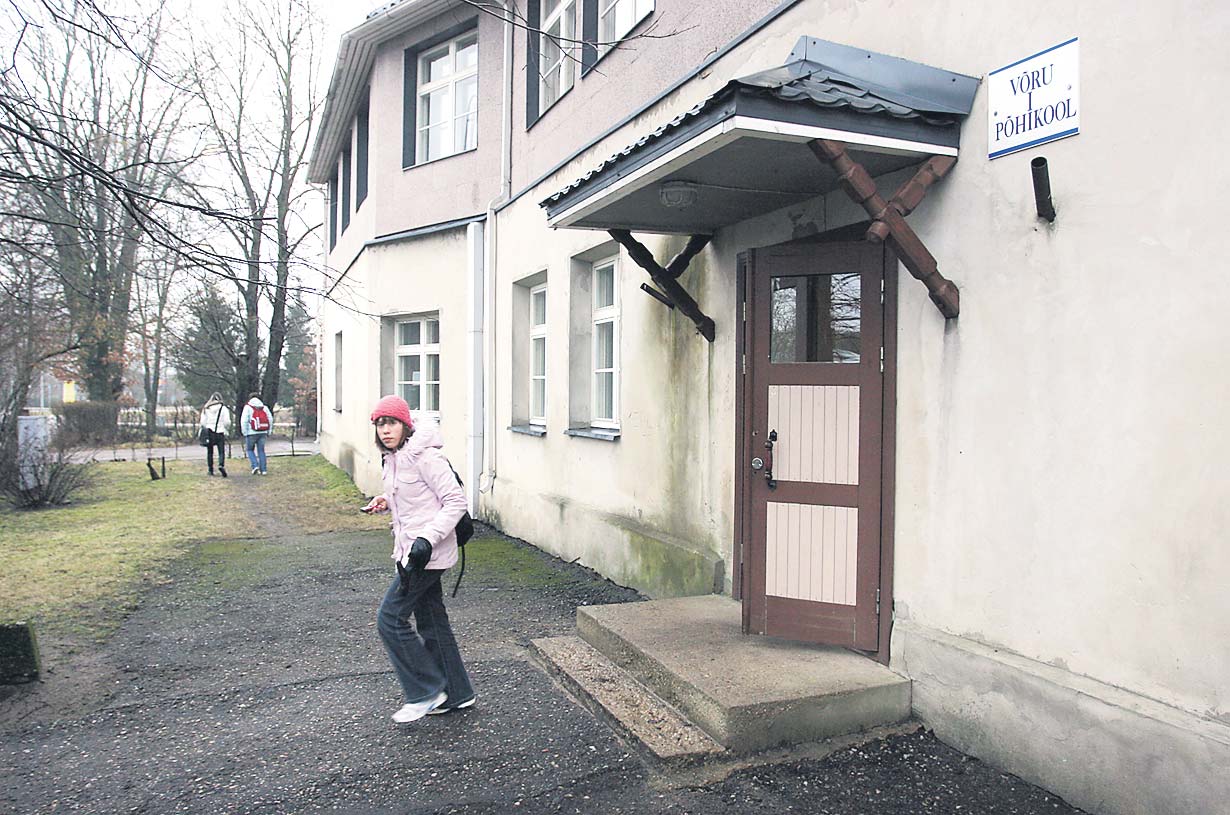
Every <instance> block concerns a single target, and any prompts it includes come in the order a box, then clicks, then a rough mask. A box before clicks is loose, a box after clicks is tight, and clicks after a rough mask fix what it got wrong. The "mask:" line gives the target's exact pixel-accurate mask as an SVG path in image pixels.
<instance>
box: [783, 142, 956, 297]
mask: <svg viewBox="0 0 1230 815" xmlns="http://www.w3.org/2000/svg"><path fill="white" fill-rule="evenodd" d="M807 146H808V147H810V148H811V151H812V152H813V153H814V154H815V155H816V158H818V159H820V160H821V161H823V162H824V163H826V164H828V165H830V166H832V168H833V169H834V170H836V171H837V174H838V176H839V177H840V179H841V186H842V188H844V189H845V191H846V193H847V194H848V195H849V196H850V197H851V198H853V199H854V200H855V201H856V202H858V204H859V205H861V206H862V208H863V209H865V210H866V211H867V214H868V215H870V216H871V218H872V221H873V223H872V224H871V226H870V227H868V229H867V240H869V241H872V242H874V243H880V242H882V241H888V245H889V246H890V247H891V248H892V250H893V252H895V253H896V254H897V257H899V258H901V262H902V263H903V264H905V268H907V269H909V270H910V274H912V275H914V277H916V278H918V279H919V280H921V281H922V282H923V285H925V286H926V287H927V291H928V292H929V293H930V295H931V302H933V303H935V305H936V307H937V308H938V309H939V310H940V313H941V314H943V315H944V316H945V317H947V318H953V317H956V316H957V315H958V314H960V312H961V292H960V291H958V290H957V287H956V285H955V284H954V283H953V282H952V281H951V280H949V279H948V278H946V277H944V276H943V275H942V274H940V271H939V267H938V264H937V263H936V261H935V257H934V256H933V255H932V254H931V253H930V252H929V251H928V250H927V247H926V246H925V245H923V242H922V240H921V239H920V238H919V237H918V235H917V233H915V232H914V230H913V229H911V228H910V225H909V224H907V223H906V222H905V216H906V215H909V214H910V213H911V212H913V211H914V208H915V207H917V206H918V204H919V203H920V202H921V201H922V199H923V198H924V197H925V196H926V194H927V189H928V188H929V187H930V186H931V185H932V184H934V183H935V182H936V181H939V180H940V179H941V178H943V177H944V175H945V174H946V173H947V172H948V171H949V170H951V169H952V165H954V164H956V162H957V160H956V159H955V158H953V157H951V156H932V157H931V158H930V159H929V160H928V161H927V162H925V163H924V164H923V165H922V166H921V167H919V168H918V172H917V173H915V174H914V177H913V178H911V179H910V180H909V181H907V182H906V183H905V184H903V185H902V186H901V189H899V190H897V192H896V193H895V194H894V195H893V197H892V199H891V200H889V201H885V200H884V198H883V197H882V196H881V195H880V193H879V192H877V191H876V184H875V181H873V180H872V178H871V174H870V173H868V172H867V170H866V168H864V167H863V165H861V164H859V163H858V162H857V161H855V160H854V159H852V158H850V154H849V153H847V152H846V148H845V147H844V146H843V145H842V144H841V142H835V141H829V140H828V139H815V140H814V141H810V142H808V143H807Z"/></svg>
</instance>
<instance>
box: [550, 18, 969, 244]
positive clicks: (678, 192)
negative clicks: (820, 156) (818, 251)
mask: <svg viewBox="0 0 1230 815" xmlns="http://www.w3.org/2000/svg"><path fill="white" fill-rule="evenodd" d="M977 87H978V80H977V79H975V78H973V77H969V76H963V75H961V74H955V73H951V72H949V71H943V70H940V69H938V68H932V67H929V66H926V65H922V64H919V63H916V62H910V61H908V60H904V59H899V58H897V57H890V56H885V55H884V54H877V53H875V52H872V51H866V50H864V49H860V48H852V47H850V46H846V45H839V44H837V43H832V42H827V41H825V40H818V39H815V38H813V37H803V38H801V39H800V40H799V41H798V43H797V44H796V45H795V47H794V49H793V50H792V51H791V53H790V57H789V60H788V61H787V62H786V64H784V65H782V66H780V67H777V68H773V69H770V70H767V71H762V72H760V73H756V74H752V75H751V76H746V77H743V78H741V79H735V80H733V81H731V82H729V83H727V84H726V85H725V86H724V87H723V88H721V89H720V90H718V91H717V92H716V93H714V94H713V95H712V96H710V97H708V98H707V99H705V100H703V101H702V102H700V103H699V104H698V105H696V106H695V107H694V108H692V109H691V110H689V111H687V112H686V113H684V114H682V115H680V116H678V117H677V118H675V119H674V120H672V121H670V122H668V123H667V124H665V125H663V126H662V127H660V128H658V129H657V130H655V131H653V132H652V133H650V134H648V135H646V136H644V137H643V138H641V139H639V140H637V141H636V142H634V143H633V144H630V145H628V146H627V147H626V148H624V149H623V150H621V151H620V152H618V153H617V154H615V155H613V156H611V157H610V158H608V159H607V160H606V161H604V162H602V163H601V164H599V165H598V166H597V167H595V168H594V169H593V170H591V171H590V172H589V173H587V174H586V175H585V176H583V177H582V178H580V179H578V180H577V181H575V182H573V183H572V184H570V185H568V186H567V187H565V188H564V189H562V190H560V191H559V192H557V193H555V194H554V195H552V196H551V197H549V198H547V199H546V200H545V201H542V202H541V206H542V207H543V208H545V209H546V211H547V217H548V220H549V223H550V225H551V226H553V227H573V228H580V229H604V230H611V229H615V230H628V231H636V232H651V233H652V232H656V233H663V234H688V235H712V234H713V233H714V231H715V230H717V229H719V228H721V227H724V226H729V225H731V224H734V223H737V222H739V221H743V220H746V219H748V218H752V217H755V216H757V215H762V214H764V213H767V212H771V211H773V210H776V209H779V208H781V207H784V206H788V205H790V204H796V203H800V202H802V201H805V200H807V199H809V198H814V197H815V196H817V195H821V194H823V193H827V192H830V191H832V190H833V189H836V188H837V186H838V181H839V176H838V172H837V171H836V170H834V168H833V167H832V166H830V165H829V164H826V163H824V162H822V161H817V160H816V155H815V154H814V151H813V149H812V148H811V147H809V145H810V144H812V143H814V142H817V140H827V141H830V142H840V143H842V144H844V145H845V147H846V149H847V151H848V152H849V154H850V156H851V157H852V158H854V159H855V160H856V161H857V162H858V163H859V164H861V165H862V166H863V167H864V168H866V170H867V172H868V173H869V174H870V175H871V176H873V177H874V176H878V175H881V174H883V173H888V172H892V171H894V170H899V169H902V168H904V167H909V166H912V165H916V164H918V163H920V162H921V161H924V160H926V159H928V158H929V157H932V156H950V157H955V156H956V155H957V147H958V145H959V141H960V121H961V119H962V118H963V117H964V116H966V115H968V114H969V111H970V107H971V105H972V104H973V99H974V92H975V91H976V90H977Z"/></svg>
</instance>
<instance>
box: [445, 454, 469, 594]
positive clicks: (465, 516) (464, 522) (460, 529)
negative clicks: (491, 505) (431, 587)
mask: <svg viewBox="0 0 1230 815" xmlns="http://www.w3.org/2000/svg"><path fill="white" fill-rule="evenodd" d="M444 460H445V461H448V459H447V458H446V459H444ZM448 468H449V469H450V470H453V478H456V479H457V486H459V487H461V488H462V489H463V490H464V489H465V486H466V485H465V484H464V483H462V481H461V476H459V475H457V471H456V470H455V469H453V463H452V462H451V461H449V462H448ZM453 531H454V532H456V533H457V548H458V549H460V550H461V571H460V572H458V573H457V583H456V584H454V586H453V595H452V596H453V597H456V596H457V589H459V588H461V578H463V577H465V573H466V541H468V540H469V539H470V538H472V537H474V519H473V518H471V517H470V511H469V510H466V511H465V512H464V513H462V515H461V519H460V520H459V521H457V527H456V528H455V529H454V530H453Z"/></svg>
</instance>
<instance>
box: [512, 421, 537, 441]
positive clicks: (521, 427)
mask: <svg viewBox="0 0 1230 815" xmlns="http://www.w3.org/2000/svg"><path fill="white" fill-rule="evenodd" d="M508 429H509V430H511V431H512V432H514V433H522V434H524V435H526V436H538V437H540V438H541V437H542V436H545V435H547V429H546V428H545V427H543V426H542V425H536V424H515V425H512V426H511V427H509V428H508Z"/></svg>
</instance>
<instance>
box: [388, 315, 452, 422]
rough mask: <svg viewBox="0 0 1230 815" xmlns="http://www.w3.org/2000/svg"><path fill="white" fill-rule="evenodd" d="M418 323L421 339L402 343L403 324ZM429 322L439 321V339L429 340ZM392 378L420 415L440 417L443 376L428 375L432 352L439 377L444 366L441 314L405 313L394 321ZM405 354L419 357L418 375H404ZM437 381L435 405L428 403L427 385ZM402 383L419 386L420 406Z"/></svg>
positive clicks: (403, 396) (412, 407) (437, 329)
mask: <svg viewBox="0 0 1230 815" xmlns="http://www.w3.org/2000/svg"><path fill="white" fill-rule="evenodd" d="M412 323H417V324H418V326H419V341H418V343H417V344H406V345H403V344H402V341H401V332H402V326H404V325H410V324H412ZM430 323H435V325H436V342H428V341H427V326H428V324H430ZM393 332H394V333H393V343H394V345H393V381H394V383H395V384H394V389H395V392H396V393H397V395H398V396H400V397H402V398H403V399H405V400H406V402H407V403H408V404H409V405H410V410H411V411H413V412H414V413H416V414H418V415H419V416H428V417H431V418H433V419H435V420H436V421H439V420H440V380H439V379H438V378H437V379H428V378H427V374H428V366H427V358H428V357H430V356H434V357H436V376H437V377H439V375H440V370H441V368H442V366H441V360H440V341H439V340H440V317H439V315H438V314H424V315H420V316H416V317H406V318H401V319H398V320H397V321H396V322H395V323H394V325H393ZM404 357H418V361H419V379H418V381H417V382H416V381H414V380H413V379H402V378H401V361H402V358H404ZM430 385H435V388H436V390H435V393H436V405H435V408H428V407H427V389H428V386H430ZM403 386H405V387H407V388H409V387H414V386H417V387H418V389H419V399H418V407H415V406H414V403H413V402H412V401H411V400H410V398H409V394H408V393H404V392H403V390H402V388H403Z"/></svg>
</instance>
